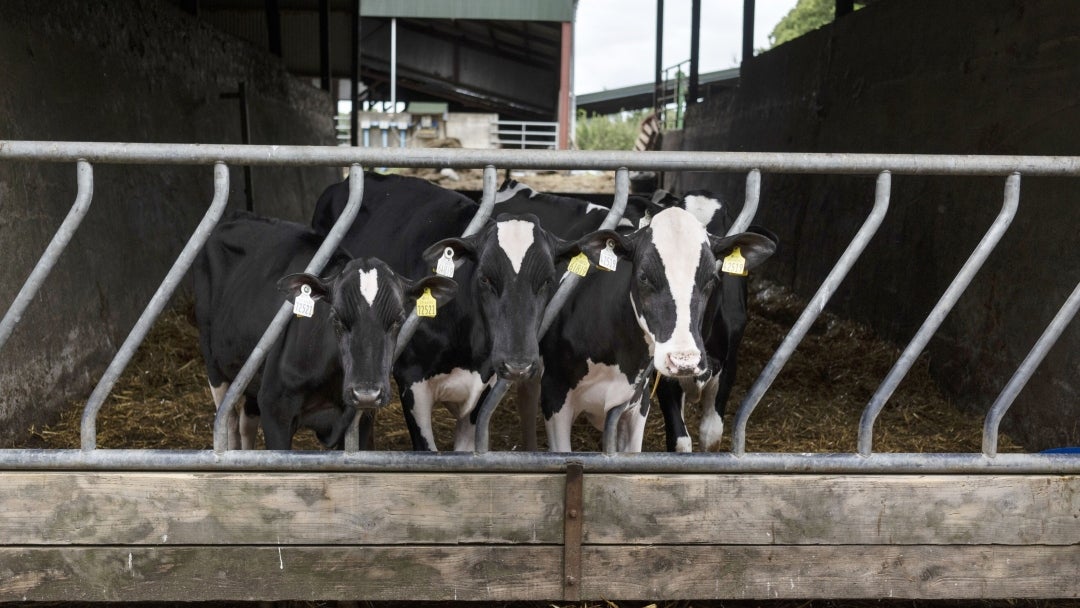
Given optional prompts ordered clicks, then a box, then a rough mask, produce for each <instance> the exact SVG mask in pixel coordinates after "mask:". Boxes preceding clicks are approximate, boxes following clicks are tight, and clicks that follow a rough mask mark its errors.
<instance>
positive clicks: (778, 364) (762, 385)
mask: <svg viewBox="0 0 1080 608" xmlns="http://www.w3.org/2000/svg"><path fill="white" fill-rule="evenodd" d="M891 189H892V176H891V174H890V173H889V172H888V171H882V172H881V174H880V175H878V178H877V184H876V186H875V187H874V207H873V208H872V209H871V211H870V215H869V216H867V218H866V220H865V221H864V222H863V225H862V227H860V228H859V231H858V232H857V233H855V238H853V239H852V240H851V243H850V244H848V246H847V249H845V250H844V253H843V254H842V255H841V256H840V259H839V260H837V262H836V265H834V266H833V269H832V270H831V271H830V272H829V275H828V276H827V277H825V281H824V282H823V283H822V284H821V287H819V288H818V290H817V293H815V294H814V297H813V298H811V299H810V303H809V304H807V305H806V308H805V309H803V311H802V314H800V315H799V319H798V320H797V321H795V325H793V326H792V328H791V330H790V331H788V334H787V336H785V337H784V341H783V342H781V343H780V347H779V348H778V349H776V352H775V353H773V356H772V358H771V359H769V362H768V363H767V364H765V369H763V370H762V371H761V375H760V376H758V378H757V380H755V381H754V384H753V386H751V387H750V391H749V392H748V393H747V394H746V397H744V398H743V400H742V403H740V404H739V411H738V412H737V413H736V414H735V430H734V431H733V432H732V435H731V451H732V453H734V454H735V455H736V456H742V455H743V454H745V453H746V421H747V420H749V418H750V414H751V413H753V411H754V408H755V407H757V404H758V402H760V401H761V397H762V396H763V395H764V394H765V391H767V390H769V387H770V386H771V385H772V383H773V380H775V379H776V376H777V375H778V374H779V373H780V370H781V369H783V367H784V365H785V364H786V363H787V361H788V359H790V358H791V354H792V353H793V352H795V347H797V346H798V345H799V342H801V341H802V339H803V337H805V336H806V332H808V331H809V330H810V326H811V325H813V323H814V320H815V319H817V318H818V315H820V314H821V312H822V311H823V310H825V305H826V304H827V303H828V302H829V298H831V297H832V295H833V293H835V292H836V289H837V288H838V287H839V286H840V283H841V282H842V281H843V280H844V277H846V276H847V273H848V271H849V270H851V267H852V266H853V265H854V264H855V261H856V260H857V259H859V256H860V255H862V252H863V250H864V249H866V246H867V245H868V244H869V243H870V239H871V238H873V236H874V234H875V233H876V232H877V229H878V227H879V226H881V222H882V221H883V220H884V219H885V212H886V211H888V210H889V195H890V193H891Z"/></svg>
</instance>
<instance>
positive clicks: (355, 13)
mask: <svg viewBox="0 0 1080 608" xmlns="http://www.w3.org/2000/svg"><path fill="white" fill-rule="evenodd" d="M360 62H361V57H360V0H354V2H353V4H352V82H351V83H349V85H350V88H351V91H352V93H351V95H349V98H350V99H351V100H352V104H351V108H352V109H351V110H349V125H350V126H349V145H351V146H353V147H354V148H355V147H356V146H357V144H359V143H360V107H359V106H360Z"/></svg>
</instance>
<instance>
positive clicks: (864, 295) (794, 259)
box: [664, 0, 1080, 449]
mask: <svg viewBox="0 0 1080 608" xmlns="http://www.w3.org/2000/svg"><path fill="white" fill-rule="evenodd" d="M1078 31H1080V11H1077V10H1076V5H1075V3H1074V2H1073V0H988V1H986V2H980V3H976V2H939V1H937V0H913V1H911V2H879V3H875V4H873V5H870V6H869V7H867V8H865V9H863V10H860V11H857V12H856V13H854V14H852V15H850V16H848V17H845V18H843V19H842V20H841V21H840V22H839V23H836V24H833V25H831V26H827V27H825V28H822V29H820V30H818V31H816V32H813V33H811V34H809V35H807V36H805V37H803V38H800V39H797V40H795V41H792V42H790V43H788V44H785V45H782V46H780V47H778V48H776V49H774V50H772V51H769V52H766V53H764V54H762V55H760V56H758V57H756V58H754V59H752V60H750V61H748V62H746V63H744V64H743V68H742V80H741V83H740V86H739V88H738V89H736V90H735V91H733V92H732V93H730V94H727V95H722V96H718V97H713V98H711V99H709V100H707V101H706V102H705V103H703V104H699V105H697V106H695V107H693V108H692V109H691V110H690V111H689V112H688V116H687V124H688V125H689V128H688V129H687V130H686V131H685V132H683V133H675V134H669V136H667V137H666V139H665V142H664V147H665V148H666V149H682V150H746V151H778V152H779V151H818V152H882V153H886V152H895V153H944V154H1038V155H1059V154H1060V155H1077V154H1080V147H1078V145H1077V142H1080V111H1077V100H1078V99H1080V37H1078V36H1077V35H1076V32H1078ZM743 179H744V178H743V176H719V175H711V174H700V173H694V174H684V175H680V176H671V180H672V181H673V183H670V184H669V185H671V186H673V187H675V188H676V189H687V188H713V189H715V190H717V191H719V192H723V193H725V194H726V195H727V196H728V197H729V198H731V199H732V200H733V201H738V200H741V197H742V195H743V193H742V187H743V186H742V184H743ZM1004 181H1005V180H1004V177H1000V178H998V177H995V178H945V177H940V178H935V177H913V176H894V178H893V194H892V203H891V207H890V211H889V215H888V217H887V219H886V220H885V223H884V224H883V225H882V227H881V229H880V231H879V232H878V234H877V236H876V238H875V240H874V242H873V244H872V245H871V246H870V247H869V249H868V250H867V252H866V254H865V255H864V258H863V260H861V261H860V262H859V263H858V264H857V265H856V266H855V268H854V269H853V270H852V273H851V274H850V275H849V277H848V278H847V280H846V281H845V283H844V285H843V287H842V288H841V290H840V291H839V293H837V295H836V296H835V298H834V301H833V303H832V304H831V305H830V307H831V308H833V309H836V310H838V311H840V312H842V313H843V314H848V315H851V316H854V317H857V318H859V319H862V320H865V321H869V322H870V323H871V324H872V325H873V326H874V327H875V328H876V329H877V330H878V331H879V332H880V333H882V334H883V335H886V336H888V337H890V338H892V339H894V340H896V341H897V342H898V343H900V344H906V343H907V342H908V340H910V338H911V337H912V336H913V335H914V333H915V331H916V330H917V328H918V327H919V325H920V324H921V323H922V320H923V319H924V318H925V315H926V314H927V313H928V312H929V310H930V308H931V307H932V306H933V305H934V303H935V302H936V301H937V299H938V298H939V297H940V295H941V294H942V293H943V292H944V291H945V288H946V287H947V285H948V284H949V282H950V281H951V279H952V277H953V276H954V275H955V273H956V272H957V271H958V270H959V268H960V267H961V265H962V264H963V262H964V261H965V260H966V259H967V257H968V255H969V254H970V252H971V250H972V249H973V248H974V246H975V244H976V243H977V242H978V240H979V239H980V238H981V237H982V235H983V233H984V232H985V231H986V230H987V228H988V227H989V226H990V224H991V222H992V221H993V218H994V216H995V214H996V213H997V212H998V209H999V208H1000V207H1001V203H1002V193H1003V188H1004ZM1078 187H1080V180H1078V179H1049V178H1036V177H1026V178H1024V179H1023V181H1022V190H1021V200H1020V210H1019V213H1018V215H1017V217H1016V219H1015V221H1014V222H1013V224H1012V226H1011V228H1010V230H1009V232H1008V233H1007V235H1006V237H1005V239H1004V240H1003V242H1002V244H1001V246H1000V247H999V249H998V250H997V251H996V252H995V253H994V254H993V255H992V256H991V257H990V259H989V260H988V262H987V264H986V266H985V267H984V268H983V269H982V271H981V272H980V273H979V274H978V276H977V278H976V281H975V283H974V284H973V285H972V286H971V288H970V289H969V291H968V292H967V293H966V294H965V295H964V296H963V297H962V299H961V300H960V302H959V304H958V306H957V307H956V308H955V309H954V310H953V312H952V313H951V314H950V316H949V317H948V319H947V321H946V323H945V325H944V326H943V328H942V330H941V331H940V332H939V334H938V336H937V338H935V340H934V341H933V342H932V343H931V345H930V347H929V352H930V365H931V369H932V372H933V374H934V375H935V377H936V378H937V379H938V380H939V381H940V383H941V385H942V386H943V387H944V388H945V389H946V390H947V392H948V394H950V395H952V396H953V398H954V399H955V400H956V402H957V403H959V404H961V405H962V406H964V407H967V408H971V409H973V410H976V411H979V412H983V411H985V410H986V409H987V408H988V407H989V405H990V404H991V403H992V402H993V399H994V397H996V395H997V393H998V392H999V391H1000V389H1001V388H1002V387H1003V386H1004V384H1005V383H1006V382H1007V380H1008V378H1009V377H1010V376H1011V375H1012V373H1013V371H1014V370H1015V368H1016V366H1017V365H1018V364H1019V363H1020V361H1021V360H1022V359H1023V357H1024V355H1025V354H1026V353H1027V351H1028V349H1029V348H1030V347H1031V345H1032V344H1034V342H1035V340H1036V339H1037V338H1038V336H1039V335H1040V333H1041V332H1042V330H1043V328H1044V327H1045V326H1046V324H1047V323H1048V322H1049V321H1050V319H1051V318H1052V316H1053V314H1054V313H1055V312H1056V310H1057V309H1058V307H1060V305H1061V304H1062V303H1063V302H1064V300H1065V298H1066V297H1067V296H1068V294H1069V293H1070V292H1071V291H1072V289H1073V288H1074V286H1075V285H1076V284H1077V281H1078V280H1080V249H1078V248H1077V229H1078V227H1080V204H1078V203H1080V200H1078V192H1080V189H1078ZM873 188H874V178H873V177H842V176H831V177H829V176H824V177H813V176H808V177H800V176H783V175H769V174H767V175H764V176H763V178H762V208H761V211H760V213H759V215H758V219H757V222H758V223H761V224H763V225H766V226H768V227H770V228H772V229H773V230H775V231H776V232H777V233H778V234H779V236H780V237H781V239H782V245H781V250H780V255H779V256H778V257H777V258H776V259H775V260H774V261H771V262H770V263H769V264H768V265H767V267H766V268H765V269H764V271H763V272H764V273H765V274H766V275H770V276H772V277H774V278H778V279H780V280H782V281H783V282H786V283H787V284H789V285H793V286H794V287H795V288H796V290H797V291H798V292H800V293H802V294H804V295H807V296H809V295H811V294H813V293H814V291H815V290H816V289H817V287H818V286H819V285H820V283H821V281H822V279H823V278H824V276H825V274H826V273H827V272H828V271H829V269H830V267H831V266H832V264H833V263H834V262H835V260H836V259H837V258H838V257H839V255H840V253H841V251H842V250H843V248H844V247H846V245H847V243H848V241H849V240H850V238H851V237H852V236H853V235H854V233H855V231H856V230H857V229H858V227H859V225H860V223H861V222H862V221H863V219H864V218H865V216H866V214H867V213H868V212H869V209H870V206H871V203H872V200H873ZM736 206H737V205H736ZM867 397H869V395H867ZM1004 427H1005V429H1006V430H1007V431H1008V432H1010V433H1012V434H1013V436H1014V437H1016V438H1017V439H1019V440H1020V441H1022V442H1025V444H1026V445H1027V447H1028V448H1029V449H1042V448H1046V447H1049V446H1054V445H1063V444H1074V445H1075V444H1077V442H1080V321H1076V322H1074V323H1073V324H1072V325H1071V326H1070V328H1069V329H1068V330H1067V331H1066V334H1065V335H1064V336H1063V337H1062V340H1061V342H1059V343H1058V345H1057V346H1056V347H1055V349H1054V350H1053V352H1051V354H1050V356H1049V357H1048V358H1047V360H1046V361H1045V362H1044V363H1043V365H1042V367H1041V368H1040V370H1039V372H1038V373H1037V374H1036V376H1035V377H1034V378H1033V380H1032V382H1031V383H1030V384H1029V385H1028V387H1027V389H1026V390H1025V391H1024V392H1023V393H1022V394H1021V396H1020V398H1019V399H1018V401H1017V402H1016V404H1015V405H1014V406H1013V408H1012V410H1010V412H1009V414H1008V415H1007V416H1006V419H1005V421H1004ZM971 432H973V433H978V432H979V430H978V429H972V431H971Z"/></svg>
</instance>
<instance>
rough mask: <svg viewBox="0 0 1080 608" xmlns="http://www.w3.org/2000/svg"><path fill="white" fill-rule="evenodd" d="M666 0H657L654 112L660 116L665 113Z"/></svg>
mask: <svg viewBox="0 0 1080 608" xmlns="http://www.w3.org/2000/svg"><path fill="white" fill-rule="evenodd" d="M663 61H664V0H656V64H655V67H654V69H653V81H654V85H653V112H655V113H656V116H657V118H659V117H660V116H661V115H662V113H663V108H661V107H660V104H662V103H663V99H664V78H663V76H662V73H663V70H664V65H663Z"/></svg>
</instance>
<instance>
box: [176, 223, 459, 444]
mask: <svg viewBox="0 0 1080 608" xmlns="http://www.w3.org/2000/svg"><path fill="white" fill-rule="evenodd" d="M322 240H323V236H322V235H320V234H318V233H316V232H314V231H313V230H311V229H310V228H307V227H306V226H303V225H301V224H296V223H292V222H286V221H281V220H275V219H270V218H262V217H258V216H254V215H251V214H238V215H235V216H234V217H232V218H231V219H230V220H228V221H225V222H222V223H221V224H220V225H219V226H218V227H217V228H216V229H215V230H214V232H213V233H212V234H211V235H210V238H209V239H208V240H207V243H206V246H205V247H204V248H203V250H202V251H201V252H200V254H199V256H198V258H197V260H196V263H195V266H194V287H195V317H196V323H197V325H198V327H199V347H200V350H201V351H202V355H203V359H204V361H205V362H206V370H207V376H208V378H209V382H210V387H211V392H212V394H213V397H214V403H215V405H216V406H217V407H219V408H220V406H221V402H222V399H223V397H224V395H225V393H226V391H227V390H228V388H229V385H230V383H231V382H232V380H233V379H234V378H235V377H236V375H237V373H238V372H239V370H240V368H241V367H242V366H243V364H244V362H245V361H246V360H247V358H248V355H249V354H250V353H251V351H252V350H253V349H254V347H255V345H256V343H257V342H258V340H259V338H260V337H261V335H262V334H263V332H264V330H265V329H266V327H267V325H268V324H269V323H270V321H271V319H273V317H274V315H275V314H276V313H277V311H278V310H279V308H280V307H281V304H282V301H283V297H282V293H284V294H285V295H286V296H287V298H288V299H289V300H294V299H295V298H298V297H305V298H310V303H311V304H312V310H310V311H308V312H310V313H311V316H310V318H293V319H290V321H289V323H288V325H287V326H286V328H285V330H284V332H283V334H282V335H281V337H280V338H279V339H278V340H277V341H276V342H275V343H274V345H273V346H272V347H271V348H270V349H269V351H268V353H267V356H266V359H265V361H264V363H263V365H262V367H261V369H260V372H259V373H258V374H257V375H256V377H255V378H253V379H252V382H251V383H250V384H249V385H248V387H247V388H246V389H245V392H244V399H242V400H241V401H240V402H239V403H238V405H237V408H238V410H239V411H238V414H239V416H238V423H237V425H236V426H235V427H233V428H231V429H230V432H229V447H230V448H231V449H235V448H236V447H238V446H239V447H241V448H242V449H251V448H252V447H254V441H255V430H256V427H257V425H258V418H261V421H262V429H263V436H264V438H265V441H266V447H267V449H271V450H288V449H291V447H292V438H293V434H294V433H295V432H296V430H297V429H298V428H299V427H301V426H305V427H312V428H314V430H315V432H316V434H317V435H318V437H319V440H320V441H321V442H322V443H323V444H324V445H327V446H328V447H340V446H341V444H342V440H343V437H344V433H345V431H346V429H347V428H348V426H349V425H350V424H351V422H352V420H353V418H354V417H355V415H356V412H357V410H360V409H363V410H370V409H378V408H381V407H384V406H385V405H386V404H387V403H388V402H389V399H390V386H389V377H390V365H391V359H392V356H393V352H394V347H395V344H396V341H397V334H398V331H399V329H400V327H401V323H402V321H403V320H404V319H405V318H406V315H407V313H408V312H409V311H410V310H411V309H412V308H413V307H414V306H415V302H416V300H417V298H418V297H420V296H422V295H430V296H432V297H433V298H434V299H435V300H436V306H437V307H438V306H441V305H444V304H445V303H446V302H448V301H450V299H451V298H452V297H453V295H454V293H455V292H456V290H457V285H456V284H455V283H454V281H452V280H450V279H447V278H445V277H440V276H428V277H424V278H422V279H420V280H418V281H415V282H414V281H410V280H408V279H406V278H404V277H401V276H399V275H397V274H396V273H395V272H393V270H391V269H390V267H389V266H387V264H386V263H384V262H382V261H381V260H378V259H376V258H353V257H352V256H351V255H349V254H348V253H347V252H346V251H343V250H341V249H339V250H338V251H336V252H335V253H334V254H333V255H332V256H331V257H330V260H329V261H328V263H327V265H326V268H325V270H324V271H323V276H322V277H317V276H314V275H311V274H305V273H303V272H301V271H302V270H303V269H304V267H305V266H306V265H307V264H308V262H309V261H310V260H311V258H312V257H313V256H314V255H315V252H316V251H317V250H318V248H319V245H320V244H321V243H322ZM301 294H303V295H302V296H301ZM300 312H301V313H303V312H305V311H303V310H300ZM369 420H370V418H369ZM364 431H365V433H367V432H370V428H365V429H364ZM363 443H367V442H366V441H363Z"/></svg>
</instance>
